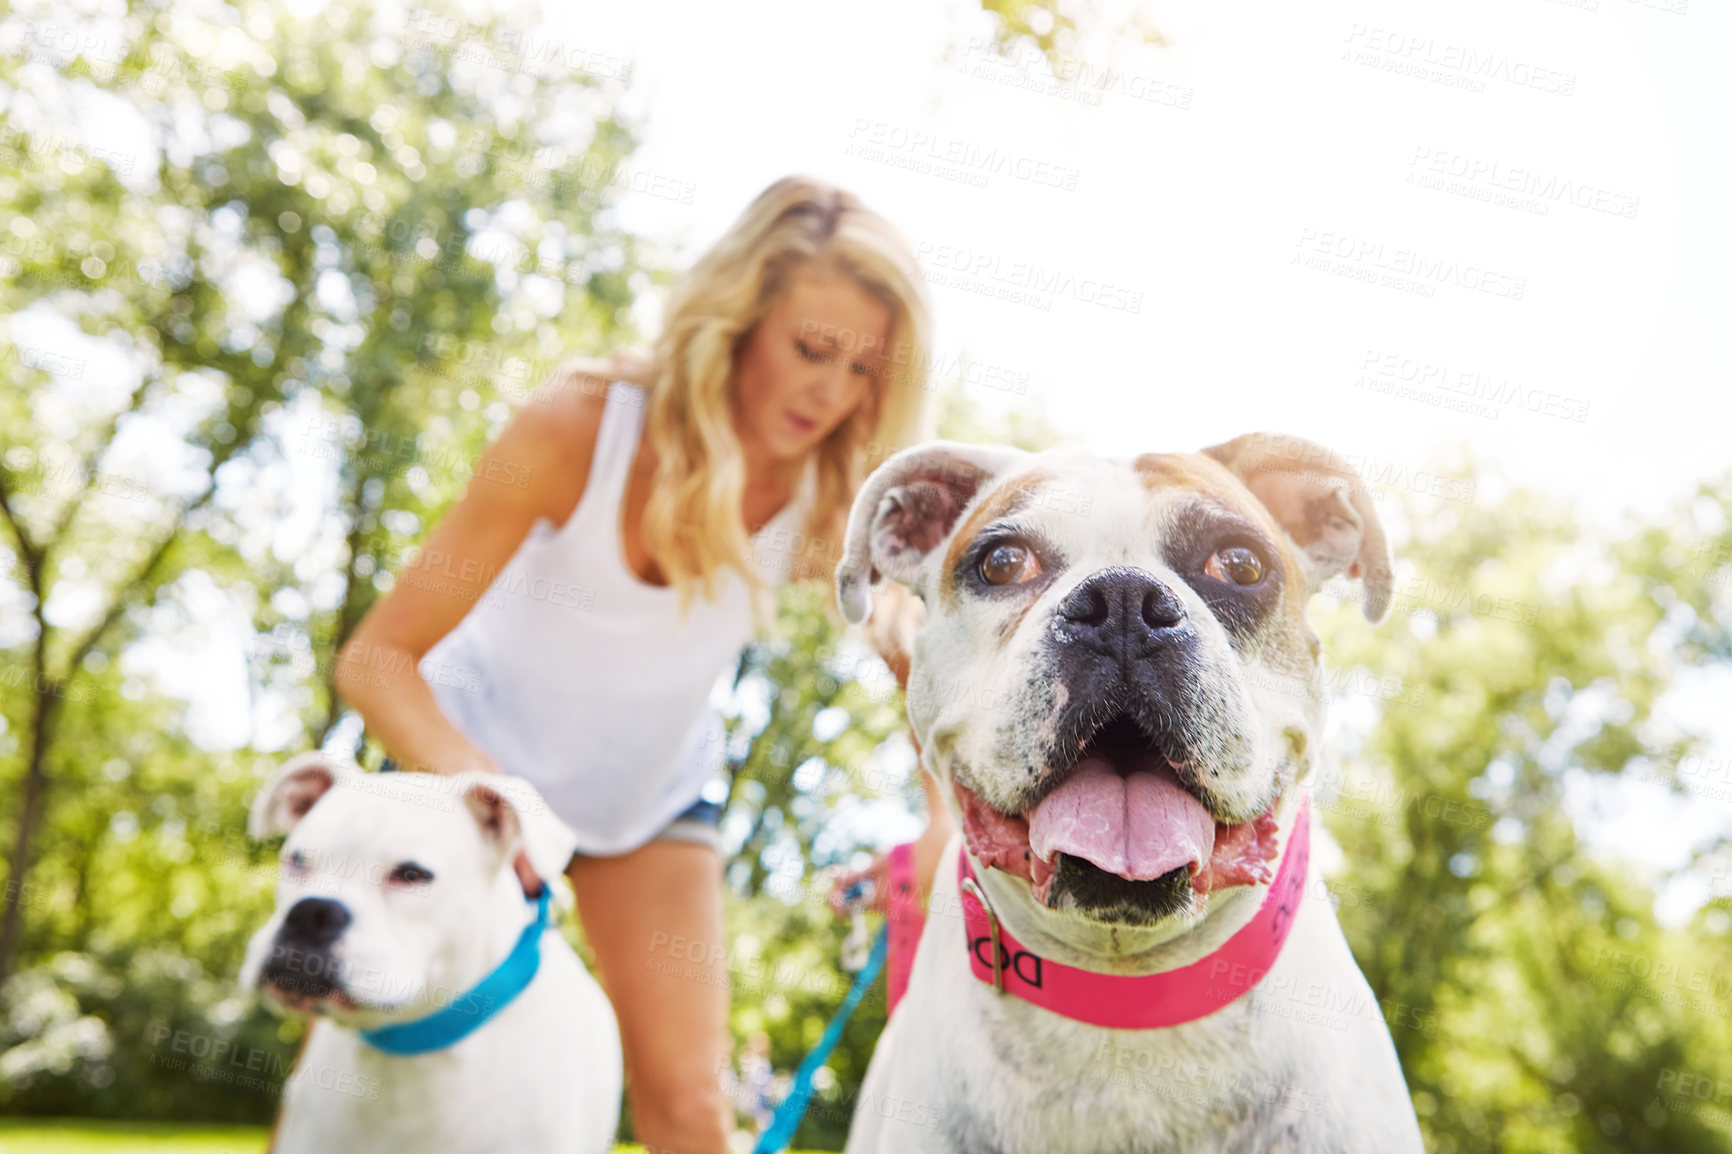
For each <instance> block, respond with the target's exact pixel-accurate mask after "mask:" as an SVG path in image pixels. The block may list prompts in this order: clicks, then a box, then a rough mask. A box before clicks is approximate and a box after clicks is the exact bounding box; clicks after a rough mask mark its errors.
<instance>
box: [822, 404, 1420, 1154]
mask: <svg viewBox="0 0 1732 1154" xmlns="http://www.w3.org/2000/svg"><path fill="white" fill-rule="evenodd" d="M1337 575H1345V576H1346V577H1347V578H1350V579H1358V580H1359V581H1361V582H1362V604H1363V607H1364V612H1365V615H1366V617H1367V618H1369V619H1370V620H1372V621H1374V622H1375V621H1378V620H1381V619H1382V618H1383V617H1384V616H1385V614H1386V613H1387V612H1388V607H1389V600H1390V594H1391V587H1392V574H1391V562H1390V555H1389V547H1388V544H1387V542H1386V540H1385V537H1384V533H1383V529H1382V526H1381V525H1380V524H1379V522H1378V519H1377V514H1376V511H1375V510H1374V509H1373V507H1372V504H1371V501H1370V499H1369V497H1368V495H1367V494H1366V492H1365V490H1364V488H1363V486H1362V485H1361V483H1360V482H1359V480H1358V478H1357V477H1356V476H1355V475H1354V473H1353V471H1352V470H1351V468H1349V467H1348V466H1347V465H1346V463H1345V462H1343V461H1342V460H1341V458H1339V457H1338V456H1336V455H1335V454H1333V453H1331V452H1329V451H1328V450H1326V449H1323V448H1321V447H1319V446H1317V445H1314V444H1311V443H1310V442H1307V441H1302V440H1300V439H1298V438H1294V437H1284V436H1274V435H1268V434H1253V435H1249V436H1245V437H1240V438H1238V439H1237V440H1234V441H1231V442H1229V443H1227V444H1224V445H1217V446H1214V447H1212V448H1209V449H1205V450H1203V451H1202V452H1200V453H1175V454H1151V455H1146V456H1142V457H1137V458H1135V459H1132V460H1103V459H1099V458H1096V457H1091V456H1086V455H1080V454H1076V453H1067V452H1048V453H1041V454H1030V453H1025V452H1022V451H1020V450H1015V449H1005V448H994V447H987V446H979V445H964V444H958V443H951V442H934V443H930V444H926V445H921V446H917V447H915V448H912V449H908V450H905V451H903V452H901V453H898V454H897V455H895V456H894V457H892V458H890V459H889V460H888V461H886V462H885V463H884V465H883V466H881V467H880V468H879V469H878V470H877V471H876V472H875V473H873V474H872V476H871V477H870V478H868V480H867V482H866V485H865V487H864V488H863V489H862V491H861V493H860V495H859V497H858V498H857V499H856V501H855V504H854V508H853V511H852V513H851V515H850V519H849V525H848V534H847V538H846V541H845V544H844V551H843V558H842V562H841V564H840V566H839V568H838V570H837V586H838V594H839V598H840V601H841V605H842V609H843V613H844V615H845V616H847V617H848V618H849V619H850V620H852V621H856V622H858V621H861V620H863V619H865V618H866V617H867V616H868V614H869V613H870V611H871V596H870V586H871V585H872V584H873V583H875V582H877V581H878V580H879V579H881V578H889V579H890V580H892V581H896V582H900V583H901V584H903V585H906V586H907V587H908V588H909V589H911V590H912V591H913V592H914V593H915V594H916V595H917V596H918V597H919V598H920V600H921V601H922V602H923V603H924V608H925V620H924V623H923V624H922V625H921V627H920V628H919V631H918V632H917V633H916V634H915V636H914V638H913V643H912V667H911V669H910V671H909V675H908V687H907V703H908V715H909V721H910V723H911V725H912V728H913V730H914V733H915V736H916V738H917V741H918V743H919V746H920V748H921V750H922V758H923V762H924V764H925V766H926V767H927V769H928V771H929V772H932V773H934V774H935V775H936V777H937V778H938V780H939V781H940V782H941V783H942V785H943V787H944V789H943V792H944V794H945V797H946V800H947V801H948V802H949V803H950V804H951V805H952V807H953V809H954V812H955V814H956V816H957V818H958V820H959V824H960V828H961V831H962V832H961V833H960V834H959V835H958V837H957V838H955V839H953V840H952V842H951V845H950V847H949V848H948V849H947V850H946V854H945V857H944V859H943V860H942V861H941V864H940V866H939V870H938V876H937V879H936V881H935V885H934V891H933V896H932V905H931V912H930V914H929V916H928V918H927V923H926V928H925V932H924V934H923V935H922V937H921V939H920V946H919V950H918V952H917V955H916V958H915V962H914V969H913V974H912V976H911V978H910V985H909V988H908V992H907V995H906V998H905V1000H904V1002H903V1003H902V1005H901V1007H900V1008H899V1009H898V1011H897V1013H896V1014H895V1015H894V1016H893V1017H892V1018H891V1020H890V1024H889V1026H888V1028H887V1029H886V1030H885V1032H884V1035H883V1037H882V1038H881V1039H880V1041H879V1044H878V1048H877V1051H876V1053H875V1054H874V1056H873V1059H872V1063H871V1066H870V1068H869V1069H868V1071H867V1075H866V1082H865V1085H864V1087H863V1089H862V1093H861V1097H860V1099H859V1101H858V1102H857V1103H856V1106H855V1114H854V1125H853V1129H852V1131H851V1133H850V1135H849V1140H848V1146H847V1149H848V1151H849V1154H910V1152H916V1154H918V1152H925V1151H934V1152H935V1151H946V1152H957V1154H1108V1152H1111V1154H1140V1152H1147V1154H1155V1152H1156V1151H1175V1152H1176V1151H1184V1152H1203V1151H1209V1152H1221V1154H1225V1152H1228V1151H1232V1152H1240V1151H1244V1152H1268V1154H1273V1152H1276V1151H1280V1152H1291V1154H1300V1152H1303V1154H1325V1152H1331V1151H1362V1152H1365V1154H1404V1152H1410V1151H1411V1152H1417V1151H1419V1150H1421V1148H1422V1147H1421V1142H1420V1135H1419V1128H1418V1123H1417V1121H1416V1119H1415V1117H1414V1112H1413V1108H1412V1105H1411V1103H1410V1100H1409V1098H1408V1095H1407V1090H1406V1087H1405V1085H1404V1083H1403V1080H1402V1076H1401V1069H1400V1066H1399V1063H1398V1062H1397V1059H1396V1054H1395V1048H1394V1046H1393V1044H1392V1042H1391V1039H1390V1036H1389V1032H1388V1028H1387V1026H1386V1025H1385V1022H1384V1019H1383V1016H1382V1013H1381V1010H1380V1007H1379V1005H1378V1002H1377V1000H1376V998H1375V997H1374V996H1373V995H1372V992H1371V989H1370V987H1369V986H1368V985H1367V984H1366V982H1365V978H1364V976H1363V975H1362V974H1361V973H1360V971H1359V968H1358V966H1357V965H1356V964H1355V963H1354V960H1353V957H1352V955H1351V953H1350V952H1349V951H1348V948H1347V943H1346V940H1345V939H1344V938H1343V936H1342V933H1341V929H1340V926H1339V924H1338V923H1337V921H1336V919H1335V915H1334V911H1333V909H1332V907H1331V906H1330V904H1329V901H1328V897H1327V894H1326V892H1325V890H1324V889H1323V887H1322V885H1321V883H1320V882H1319V881H1318V879H1317V877H1316V875H1315V874H1314V873H1312V872H1311V866H1310V855H1309V846H1310V841H1311V836H1310V833H1311V829H1310V812H1309V806H1308V802H1307V786H1308V782H1309V780H1310V778H1311V776H1312V774H1313V771H1314V769H1315V767H1316V761H1317V756H1318V749H1319V747H1320V746H1321V744H1322V734H1323V718H1324V706H1325V699H1326V694H1325V689H1324V682H1323V678H1322V676H1321V665H1320V661H1319V657H1320V651H1321V646H1320V645H1319V643H1318V640H1317V638H1316V636H1315V634H1313V632H1312V630H1311V628H1310V626H1309V624H1308V623H1307V621H1306V617H1305V611H1306V605H1307V602H1308V600H1309V598H1310V597H1311V595H1312V594H1313V593H1315V592H1316V591H1317V590H1318V588H1319V586H1320V585H1321V584H1322V583H1323V582H1324V581H1325V580H1327V579H1329V578H1330V577H1333V576H1337Z"/></svg>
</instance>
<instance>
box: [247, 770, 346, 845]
mask: <svg viewBox="0 0 1732 1154" xmlns="http://www.w3.org/2000/svg"><path fill="white" fill-rule="evenodd" d="M355 772H358V771H357V770H356V769H355V767H354V766H353V765H350V764H349V763H347V762H344V761H343V760H341V759H340V758H336V757H333V756H331V755H330V754H328V753H325V752H324V751H323V750H318V749H314V750H310V751H308V752H306V753H303V754H299V755H297V756H295V757H291V758H290V759H289V760H288V761H285V762H284V763H283V764H282V766H281V767H280V768H279V769H278V770H277V772H276V773H275V774H273V775H272V776H271V780H269V781H267V782H266V783H265V785H264V788H263V789H261V790H259V793H258V796H257V797H255V798H253V805H252V808H251V809H250V810H249V811H248V812H247V833H248V835H249V836H251V837H254V838H259V839H261V840H262V839H264V838H267V837H270V836H271V835H272V834H279V833H288V832H289V831H290V830H292V829H294V828H295V826H297V825H299V824H300V821H301V819H302V818H303V817H306V816H307V811H308V810H310V809H312V808H313V804H314V803H315V802H317V801H318V800H319V799H320V798H321V797H324V796H325V794H326V793H328V792H329V791H330V789H331V787H332V786H334V785H336V784H337V782H338V781H340V780H341V779H342V778H343V777H344V776H345V775H346V774H350V773H355Z"/></svg>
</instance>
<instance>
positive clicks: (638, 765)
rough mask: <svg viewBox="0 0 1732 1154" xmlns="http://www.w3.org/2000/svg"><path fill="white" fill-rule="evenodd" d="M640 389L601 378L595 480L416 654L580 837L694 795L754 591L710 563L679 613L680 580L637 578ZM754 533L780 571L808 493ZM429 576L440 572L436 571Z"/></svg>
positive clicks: (451, 712) (444, 702)
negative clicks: (718, 691)
mask: <svg viewBox="0 0 1732 1154" xmlns="http://www.w3.org/2000/svg"><path fill="white" fill-rule="evenodd" d="M646 400H647V395H646V393H645V392H644V390H642V389H640V388H638V387H636V386H633V385H629V384H625V383H623V382H615V383H613V384H612V385H611V386H609V388H608V394H607V404H606V407H605V408H604V410H603V413H602V418H601V427H600V429H599V431H598V433H597V435H596V442H595V454H594V457H593V459H592V461H591V463H590V468H589V480H588V481H587V482H586V484H585V485H584V491H583V497H582V499H581V500H580V501H579V502H578V505H577V508H576V509H574V510H572V512H571V515H570V516H569V517H567V518H566V520H565V524H563V525H561V526H559V527H558V528H555V527H554V525H553V523H552V521H551V520H549V519H548V518H546V517H541V518H538V519H537V520H536V522H535V524H534V525H533V526H532V527H531V528H530V531H529V534H528V535H527V536H526V537H525V538H524V540H523V543H522V544H521V545H520V546H518V549H517V552H515V553H514V554H512V556H511V559H510V561H508V562H507V563H506V565H505V567H504V568H503V569H501V570H500V571H499V573H498V575H497V576H496V577H495V578H494V579H493V582H492V584H491V585H489V586H488V589H487V592H486V593H485V594H484V595H483V596H482V598H481V599H480V601H479V602H477V603H476V605H475V606H474V607H473V608H472V609H470V611H469V612H468V613H467V614H466V615H465V616H464V617H463V619H462V620H461V621H459V622H458V623H457V626H456V628H454V629H453V630H452V631H451V632H450V633H448V634H446V635H445V636H444V637H442V638H440V639H439V641H438V643H437V644H435V645H434V646H433V647H432V648H431V649H429V650H428V651H427V653H426V654H425V655H424V656H423V657H422V659H421V664H420V672H421V675H422V677H423V678H424V679H425V680H426V681H427V683H428V685H429V686H430V687H431V688H432V690H433V695H434V697H435V699H436V700H437V701H438V702H439V705H440V708H441V709H443V710H444V712H445V715H446V716H447V717H449V718H450V719H451V721H452V723H453V724H455V725H456V726H457V728H458V729H460V730H461V731H462V732H463V733H464V735H465V736H467V737H468V738H469V739H470V740H471V741H473V742H474V743H475V744H476V745H477V746H479V747H480V749H481V750H482V752H484V753H486V754H487V755H488V756H489V757H491V758H492V759H493V760H494V762H495V763H496V764H497V765H498V766H499V768H500V769H501V770H503V771H504V772H506V773H511V774H517V775H519V776H522V777H525V778H528V779H529V780H530V781H531V782H533V783H534V784H535V786H536V788H537V789H539V790H540V791H541V795H542V796H543V797H544V798H546V799H547V803H548V805H549V806H550V807H551V808H552V809H553V811H554V813H556V814H557V815H559V817H560V818H561V819H563V820H564V821H565V822H566V823H567V824H568V825H570V826H571V828H572V829H573V830H574V831H575V832H576V833H577V841H578V851H579V852H580V853H585V854H590V855H597V856H599V855H609V854H619V853H625V852H626V851H628V850H631V849H635V848H636V847H638V846H640V845H642V844H643V843H645V842H647V841H648V840H649V839H650V838H651V837H653V836H654V835H655V834H656V833H657V832H658V831H659V830H660V829H661V828H662V827H663V826H665V825H666V824H667V823H668V822H669V821H671V820H672V819H673V818H674V817H675V816H676V815H678V814H679V813H680V811H682V810H684V809H685V808H687V807H688V806H690V805H691V804H692V803H693V802H695V801H696V800H698V797H699V794H700V793H701V792H702V790H703V787H704V785H705V783H706V782H708V781H709V780H710V778H711V777H713V776H714V775H715V774H716V771H717V770H718V769H719V767H720V766H721V762H722V753H723V749H722V744H723V735H722V725H721V718H720V716H719V715H717V714H716V712H715V711H714V710H713V709H712V708H711V707H710V705H709V697H710V693H711V690H712V689H713V688H714V687H715V685H716V684H717V682H718V680H720V678H721V676H722V675H723V674H725V673H728V672H731V671H732V668H733V664H734V662H735V661H736V660H737V658H738V656H739V652H740V648H741V647H742V646H743V645H744V644H745V643H746V641H748V640H749V639H750V637H751V632H752V621H751V604H750V596H749V590H748V589H747V587H746V583H745V582H744V581H743V580H741V579H740V575H739V574H738V573H736V572H734V571H733V570H732V569H726V570H724V571H723V572H721V573H719V574H718V575H717V580H716V600H714V601H707V600H705V599H704V597H703V596H702V594H701V592H700V593H699V594H698V595H697V596H696V597H694V599H693V601H692V604H691V607H690V610H689V613H688V615H687V616H686V618H685V619H684V620H683V621H682V620H681V619H680V613H679V594H678V593H677V592H676V591H675V590H674V589H673V588H672V587H671V586H669V587H661V586H655V585H648V584H645V583H644V582H643V581H641V580H639V579H638V578H637V576H636V575H635V574H633V573H632V572H631V570H630V569H629V568H628V567H627V565H626V561H625V555H624V551H623V547H622V545H621V542H620V509H621V506H622V505H623V503H624V501H623V499H624V495H625V486H626V478H627V477H628V476H630V474H631V465H632V460H633V459H634V458H635V457H636V456H637V448H638V439H639V435H640V433H641V431H642V428H643V419H644V405H645V402H646ZM814 481H815V472H814V470H813V467H812V465H811V463H810V462H809V463H808V465H807V468H806V473H805V476H804V478H803V479H802V481H801V485H800V489H799V491H798V493H796V495H795V497H794V499H793V500H792V501H790V502H789V503H788V504H787V505H786V506H785V507H784V508H783V509H782V511H781V512H779V513H778V514H776V516H775V517H774V518H772V519H771V520H770V522H769V523H768V524H766V525H765V526H764V527H763V529H761V530H760V531H759V532H758V534H757V536H755V537H753V538H752V546H753V548H752V561H753V563H754V564H756V565H757V566H758V568H759V571H760V572H761V573H762V574H763V576H764V578H765V580H766V581H768V582H769V583H770V584H772V585H779V584H782V583H784V582H786V580H787V577H788V570H789V567H790V563H791V558H792V553H791V551H790V549H789V543H790V542H792V541H795V536H796V534H797V533H798V532H799V530H800V528H801V525H802V522H803V520H804V514H805V510H806V507H807V506H808V505H809V503H810V501H811V496H812V489H813V485H814ZM434 576H436V574H435V575H434Z"/></svg>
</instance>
